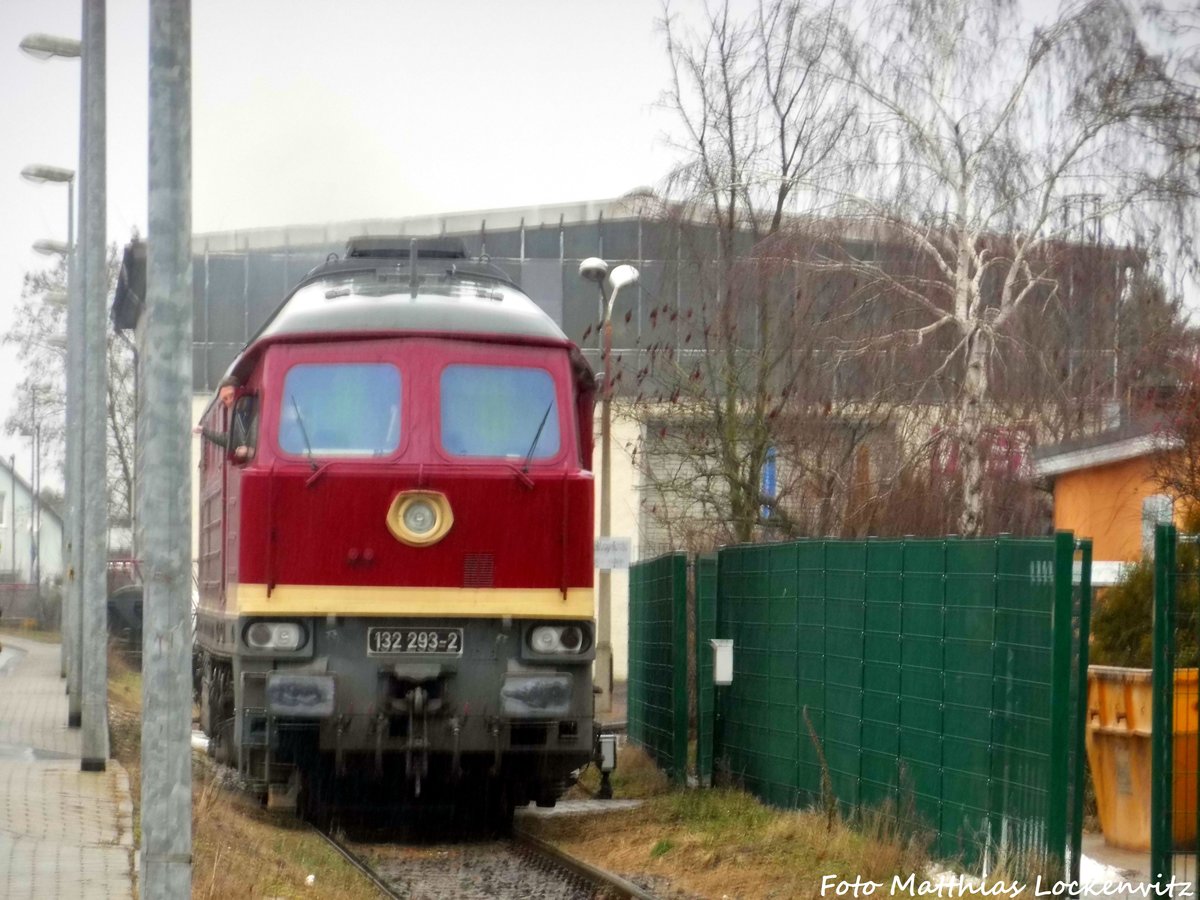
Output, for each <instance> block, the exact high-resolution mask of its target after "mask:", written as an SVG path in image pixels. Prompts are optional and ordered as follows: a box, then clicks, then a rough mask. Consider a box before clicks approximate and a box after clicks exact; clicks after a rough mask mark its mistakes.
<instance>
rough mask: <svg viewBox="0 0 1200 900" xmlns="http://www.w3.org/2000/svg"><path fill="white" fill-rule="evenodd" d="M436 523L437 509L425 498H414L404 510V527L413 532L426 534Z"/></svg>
mask: <svg viewBox="0 0 1200 900" xmlns="http://www.w3.org/2000/svg"><path fill="white" fill-rule="evenodd" d="M436 524H437V511H436V510H435V509H434V508H433V507H432V506H431V505H430V504H429V502H428V501H426V500H414V501H413V502H412V503H409V504H408V506H407V507H406V508H405V510H404V527H405V528H407V529H408V530H409V531H411V532H412V533H413V534H428V533H429V532H430V531H431V530H432V529H433V527H434V526H435V525H436Z"/></svg>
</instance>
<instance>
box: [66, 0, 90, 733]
mask: <svg viewBox="0 0 1200 900" xmlns="http://www.w3.org/2000/svg"><path fill="white" fill-rule="evenodd" d="M86 15H87V11H86V7H85V9H84V16H85V17H86ZM81 34H82V32H81ZM79 55H80V57H81V58H80V61H79V166H78V167H77V169H76V175H75V177H76V179H77V180H78V182H79V194H78V197H79V224H78V226H77V234H76V237H75V240H74V246H73V247H72V252H71V258H72V259H73V260H74V265H73V266H72V267H71V275H72V276H74V277H73V278H71V279H68V281H67V472H66V475H67V485H66V486H67V513H68V517H67V518H68V522H67V528H68V529H70V541H69V548H68V549H69V553H70V558H69V566H68V569H67V605H68V606H69V607H70V609H71V634H70V641H71V652H70V654H69V656H70V668H69V669H68V670H67V724H68V725H69V726H70V727H72V728H78V727H80V725H81V724H82V722H83V548H84V539H83V535H84V529H83V437H84V436H83V403H84V401H83V382H84V378H85V377H86V376H87V373H86V371H85V367H84V360H85V357H86V356H87V347H86V338H85V335H86V334H87V302H86V300H85V298H84V292H85V287H84V285H85V283H86V280H87V279H86V277H85V274H84V273H85V272H86V271H87V259H86V258H85V256H84V253H83V248H82V247H81V246H80V244H81V243H82V242H83V230H84V221H85V220H86V217H87V213H88V210H87V208H86V207H87V204H86V203H85V198H86V197H87V182H88V173H87V155H88V128H87V122H88V71H87V66H86V64H85V63H84V62H83V59H82V56H83V42H82V40H81V41H80V53H79ZM72 400H73V401H74V402H73V403H72Z"/></svg>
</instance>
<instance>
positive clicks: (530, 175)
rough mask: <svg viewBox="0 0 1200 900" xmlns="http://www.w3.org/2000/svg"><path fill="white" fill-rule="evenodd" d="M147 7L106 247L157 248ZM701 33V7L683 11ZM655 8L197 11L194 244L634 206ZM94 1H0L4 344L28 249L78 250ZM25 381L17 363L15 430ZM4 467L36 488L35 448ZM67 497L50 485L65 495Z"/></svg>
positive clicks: (12, 376)
mask: <svg viewBox="0 0 1200 900" xmlns="http://www.w3.org/2000/svg"><path fill="white" fill-rule="evenodd" d="M148 7H149V3H148V0H109V2H108V239H109V242H110V243H111V242H114V241H116V242H120V243H124V242H125V241H126V240H128V238H129V235H130V233H131V231H132V229H134V228H135V227H136V228H137V229H138V230H139V231H140V232H141V233H142V234H143V235H144V234H145V232H146V177H147V176H146V153H147V150H146V148H147V118H146V117H147V93H148V87H147V41H148V38H147V35H148V22H147V17H148ZM675 7H676V8H677V9H678V10H681V11H683V12H685V13H686V12H687V11H688V10H695V9H697V8H698V7H699V0H684V2H682V3H681V2H676V3H675ZM659 15H660V7H659V4H658V3H657V2H655V0H508V2H496V0H338V2H333V0H238V2H233V0H193V3H192V28H193V34H192V38H193V40H192V59H193V71H192V85H193V192H194V200H193V204H194V205H193V215H194V219H193V228H194V230H195V231H197V232H204V231H224V230H228V229H235V228H245V227H253V226H267V225H283V224H299V223H320V222H331V221H340V220H346V219H358V218H375V217H378V218H392V217H402V216H409V215H417V214H424V213H435V212H451V211H455V210H471V209H488V208H495V207H505V206H526V205H532V204H539V203H557V202H568V201H574V200H586V199H601V198H608V197H615V196H619V195H620V194H623V193H625V192H626V191H629V190H631V189H632V188H635V187H638V186H642V185H654V184H656V183H658V182H659V181H660V179H661V178H662V176H663V175H664V174H665V173H666V171H667V170H668V168H669V167H670V165H671V160H672V154H671V152H670V150H669V148H668V147H667V146H666V144H665V142H664V141H663V139H662V138H663V135H664V133H665V132H666V131H667V129H668V128H670V127H671V124H672V122H671V119H670V117H669V115H668V114H667V113H665V112H664V111H663V110H661V109H660V108H659V107H658V106H657V101H658V100H659V97H660V95H661V92H662V90H663V88H664V87H665V86H666V79H667V75H668V70H667V65H666V59H665V55H664V51H663V46H662V37H661V34H660V33H659V31H658V29H657V26H656V20H657V18H658V17H659ZM31 32H47V33H50V34H60V35H64V36H70V37H78V36H79V33H80V10H79V0H0V122H3V123H4V131H3V134H2V136H0V331H4V330H7V329H8V327H9V325H10V323H11V318H12V311H13V308H14V306H15V305H16V302H17V300H18V298H19V296H20V291H21V279H22V276H23V274H24V273H25V272H26V271H28V270H29V269H31V268H37V267H43V266H46V265H47V259H46V257H40V256H38V255H37V254H35V253H33V252H32V250H31V249H30V246H31V244H32V243H33V242H34V241H35V240H37V239H39V238H55V239H59V240H61V239H63V238H65V236H66V205H67V200H66V191H65V188H61V187H58V186H55V185H33V184H29V183H27V182H25V181H23V180H22V179H21V178H20V176H19V172H20V170H21V168H22V167H23V166H25V165H27V164H29V163H43V164H49V165H59V166H64V167H68V168H72V169H73V168H75V167H76V164H77V160H78V124H79V105H78V104H79V99H78V97H79V93H78V92H79V68H78V66H79V63H78V62H77V61H67V60H50V61H46V62H39V61H37V60H34V59H32V58H30V57H28V56H26V55H24V54H23V53H21V52H20V51H19V50H18V49H17V44H18V43H19V42H20V40H21V38H22V37H24V36H25V35H26V34H29V33H31ZM18 380H19V373H18V372H17V371H16V361H15V356H14V354H13V353H12V351H11V350H9V349H0V421H2V420H3V418H4V417H5V416H7V414H8V412H9V409H10V406H11V401H12V394H13V391H14V389H15V385H16V383H17V381H18ZM0 453H3V454H4V455H5V456H7V455H8V454H9V453H15V454H16V455H17V466H18V471H20V472H22V474H27V473H26V471H25V470H26V469H28V468H29V464H30V463H29V446H28V441H27V440H26V439H23V438H10V437H8V436H7V435H3V434H0ZM47 480H49V478H48V477H47Z"/></svg>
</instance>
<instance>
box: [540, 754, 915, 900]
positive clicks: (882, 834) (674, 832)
mask: <svg viewBox="0 0 1200 900" xmlns="http://www.w3.org/2000/svg"><path fill="white" fill-rule="evenodd" d="M622 769H624V770H625V778H626V779H628V782H627V783H628V784H630V785H632V786H634V787H633V791H631V792H630V793H626V792H625V791H623V790H622V789H621V788H620V787H617V788H616V790H615V795H616V796H617V797H629V796H633V795H634V792H640V793H637V794H636V795H637V796H643V797H646V802H645V804H644V805H643V806H641V807H640V808H638V809H635V810H628V811H622V812H616V813H602V814H598V815H589V816H570V817H567V816H560V817H551V818H545V819H538V820H536V821H527V826H526V827H529V828H530V829H531V830H533V831H535V832H536V833H537V834H538V835H539V836H541V837H543V838H545V839H546V840H549V841H552V842H553V843H555V844H557V845H558V846H560V847H562V848H563V849H564V850H566V851H567V852H569V853H572V854H574V855H577V856H579V857H581V858H583V859H586V860H588V861H589V862H592V863H594V864H595V865H598V866H601V867H603V868H606V869H609V870H611V871H615V872H619V873H621V874H623V875H625V876H627V877H633V878H638V877H641V878H649V879H651V880H653V881H654V882H655V883H656V884H662V883H664V882H665V883H669V884H671V885H672V886H673V887H674V888H675V889H676V890H678V891H680V892H682V893H683V894H685V895H687V896H698V897H713V898H734V897H745V898H752V897H753V898H757V897H762V898H771V897H781V898H782V897H819V896H820V892H821V878H822V876H824V875H829V874H835V875H838V876H839V877H845V878H847V879H851V880H852V879H854V878H855V877H856V876H861V877H862V878H863V879H864V880H867V879H869V880H873V881H882V882H886V883H888V884H890V882H891V879H892V876H893V875H901V876H905V877H907V875H908V874H909V873H911V872H917V873H923V872H925V871H926V869H927V866H928V858H927V856H926V847H927V845H928V839H927V837H926V836H925V835H923V834H906V833H904V832H903V831H902V830H901V829H900V828H899V827H898V826H896V824H895V818H894V817H893V816H890V815H887V814H884V813H875V814H867V815H864V816H862V817H860V818H859V820H858V821H856V822H855V823H852V824H851V823H847V822H845V821H843V820H841V819H840V818H838V817H836V816H835V817H833V818H832V819H830V817H829V816H828V815H827V814H826V813H825V812H824V811H811V812H810V811H805V812H791V811H785V810H778V809H774V808H772V807H768V806H766V805H764V804H762V803H760V802H759V801H758V800H756V799H755V798H754V797H752V796H750V795H749V794H746V793H744V792H742V791H737V790H731V789H728V788H717V789H713V790H702V791H695V790H692V791H684V790H675V791H666V790H665V788H666V781H665V778H664V777H663V776H662V775H661V773H657V770H654V768H653V764H652V763H651V762H650V761H649V760H648V758H646V757H645V755H644V754H641V753H640V752H638V751H634V750H632V749H630V750H626V749H623V750H622V753H621V758H620V768H618V770H617V772H618V773H621V771H622ZM648 770H650V771H648ZM614 784H615V785H616V784H619V783H618V782H617V780H616V778H614ZM922 877H923V875H918V880H920V879H921V878H922Z"/></svg>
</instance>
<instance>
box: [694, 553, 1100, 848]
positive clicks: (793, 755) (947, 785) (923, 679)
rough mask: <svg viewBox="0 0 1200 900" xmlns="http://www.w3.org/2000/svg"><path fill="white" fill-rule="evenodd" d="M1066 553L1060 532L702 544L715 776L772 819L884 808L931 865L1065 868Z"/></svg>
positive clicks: (1078, 779) (1072, 644)
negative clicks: (930, 847) (718, 679)
mask: <svg viewBox="0 0 1200 900" xmlns="http://www.w3.org/2000/svg"><path fill="white" fill-rule="evenodd" d="M1075 551H1076V546H1075V542H1074V540H1073V538H1072V537H1071V535H1069V534H1061V535H1059V536H1058V537H1057V538H1056V539H1039V540H1019V539H1011V538H1000V539H994V540H954V539H950V540H894V541H891V540H890V541H802V542H797V543H789V544H775V545H757V546H743V547H734V548H729V549H726V550H722V551H721V553H720V555H719V562H718V577H717V582H718V586H717V593H718V598H719V599H718V604H717V606H718V613H717V636H719V637H722V638H732V639H733V642H734V678H733V684H732V685H730V686H728V687H724V688H718V689H717V693H718V701H717V726H716V737H715V740H714V744H715V747H714V754H715V756H716V758H717V760H718V763H719V764H720V765H721V766H722V767H723V768H724V769H726V770H727V771H728V773H729V775H730V776H731V777H732V778H734V779H735V780H737V781H739V782H741V783H742V784H744V785H745V786H746V787H747V788H748V789H749V790H751V791H752V792H754V793H755V794H757V795H759V796H760V797H762V798H764V799H765V800H767V801H769V802H771V803H774V804H776V805H780V806H808V805H812V804H820V803H836V804H837V805H838V806H840V807H841V808H842V809H843V810H845V811H849V810H851V809H854V808H863V807H884V808H891V809H894V810H896V811H897V812H898V814H899V815H900V816H902V817H903V818H906V819H908V820H910V821H911V823H912V824H913V825H917V826H920V827H924V828H929V829H932V830H933V832H934V833H935V835H936V837H935V846H934V850H935V852H936V853H937V854H938V855H940V856H943V857H953V858H961V859H962V860H963V861H964V862H966V863H968V864H978V863H987V864H992V865H994V864H995V863H996V862H997V860H998V859H999V858H1000V857H1005V858H1006V859H1008V860H1009V861H1010V864H1016V865H1020V864H1022V862H1028V863H1035V862H1037V861H1038V859H1039V858H1042V857H1045V856H1047V855H1049V856H1053V857H1056V858H1057V859H1058V860H1059V861H1066V860H1067V858H1068V857H1069V859H1070V862H1071V863H1072V864H1073V865H1072V868H1076V867H1077V865H1078V858H1079V854H1078V847H1079V837H1078V832H1079V828H1078V825H1079V822H1080V814H1079V813H1078V812H1076V807H1077V806H1078V801H1079V800H1081V790H1082V777H1083V769H1082V759H1083V756H1082V749H1081V747H1080V746H1078V745H1079V743H1080V739H1081V735H1082V732H1081V731H1080V729H1079V725H1080V721H1081V720H1080V713H1079V709H1078V708H1079V707H1080V706H1081V704H1080V703H1079V693H1080V687H1079V685H1080V684H1081V682H1080V661H1081V657H1080V648H1081V639H1082V641H1086V620H1087V615H1086V605H1085V604H1084V603H1083V592H1082V591H1079V590H1076V589H1074V588H1073V585H1072V580H1073V579H1072V568H1073V557H1074V554H1075ZM1083 568H1084V569H1085V570H1086V566H1084V567H1083ZM1084 662H1086V661H1084ZM1072 697H1074V698H1075V705H1074V706H1072Z"/></svg>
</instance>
